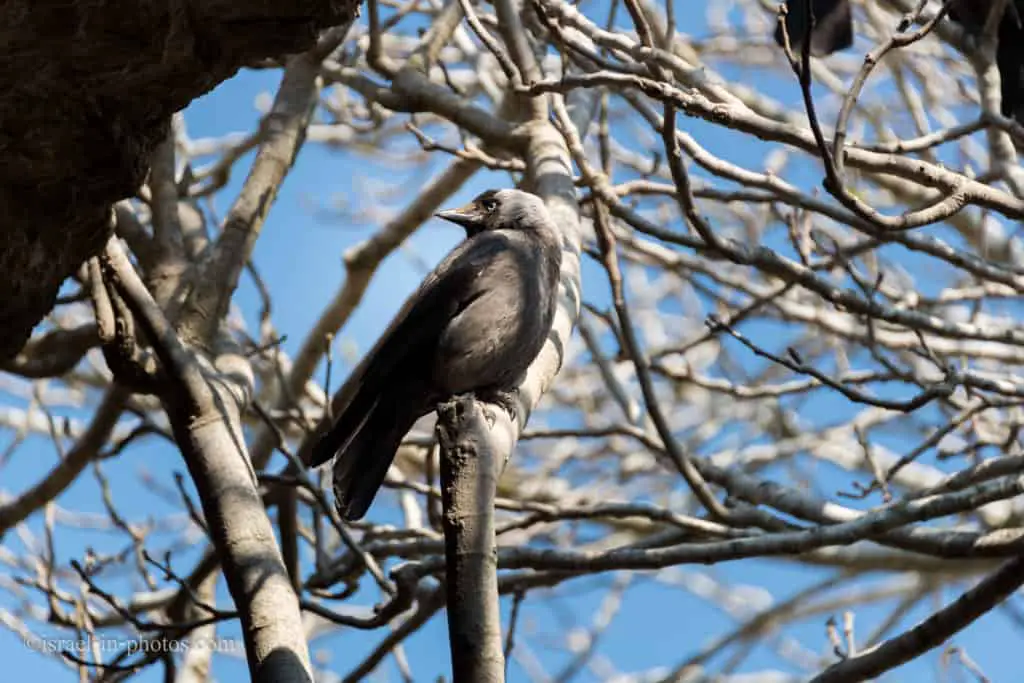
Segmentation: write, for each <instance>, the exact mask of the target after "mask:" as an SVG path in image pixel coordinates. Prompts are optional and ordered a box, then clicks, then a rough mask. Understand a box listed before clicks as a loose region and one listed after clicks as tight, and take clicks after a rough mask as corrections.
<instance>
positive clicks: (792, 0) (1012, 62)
mask: <svg viewBox="0 0 1024 683" xmlns="http://www.w3.org/2000/svg"><path fill="white" fill-rule="evenodd" d="M994 6H995V0H960V1H959V2H957V3H954V4H953V5H951V6H950V8H949V18H950V19H951V20H952V21H954V22H956V23H958V24H960V25H961V26H963V27H964V29H965V30H967V31H968V32H969V33H971V34H972V35H975V36H977V35H980V34H981V32H982V29H983V28H984V26H985V21H986V20H987V18H988V14H989V12H990V11H991V9H992V8H993V7H994ZM808 10H810V12H808ZM811 13H813V15H814V25H813V26H812V27H811V54H812V55H814V56H815V57H824V56H827V55H830V54H832V53H833V52H839V51H840V50H845V49H846V48H848V47H850V46H851V45H853V15H852V14H851V12H850V0H786V33H788V34H789V44H790V46H791V47H792V48H793V51H794V53H796V54H797V55H799V54H800V49H801V46H802V45H803V41H804V36H805V35H806V32H807V25H808V23H809V22H810V20H811V17H810V14H811ZM998 35H999V43H998V45H997V47H996V66H997V68H998V69H999V78H1000V83H1001V86H1002V105H1001V109H1002V114H1003V116H1008V117H1010V118H1013V119H1015V120H1017V121H1018V122H1019V123H1024V0H1010V1H1009V2H1007V3H1006V4H1005V6H1004V9H1003V15H1002V17H1000V19H999V31H998ZM775 42H777V43H778V44H779V45H782V44H783V43H784V40H783V34H782V27H781V26H776V28H775Z"/></svg>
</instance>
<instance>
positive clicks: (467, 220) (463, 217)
mask: <svg viewBox="0 0 1024 683" xmlns="http://www.w3.org/2000/svg"><path fill="white" fill-rule="evenodd" d="M434 215H435V216H437V217H438V218H443V219H444V220H446V221H450V222H452V223H455V224H456V225H461V226H462V227H464V228H466V230H467V231H469V230H472V229H474V228H477V227H479V223H480V219H481V215H480V207H478V206H477V205H476V204H473V203H470V204H466V205H465V206H461V207H459V208H457V209H445V210H444V211H438V212H437V213H436V214H434Z"/></svg>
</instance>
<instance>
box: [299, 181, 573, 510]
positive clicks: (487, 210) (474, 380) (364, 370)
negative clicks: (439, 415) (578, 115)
mask: <svg viewBox="0 0 1024 683" xmlns="http://www.w3.org/2000/svg"><path fill="white" fill-rule="evenodd" d="M437 216H438V217H440V218H443V219H445V220H448V221H451V222H453V223H456V224H458V225H461V226H462V227H463V228H465V230H466V240H465V241H463V242H462V243H461V244H459V245H458V246H457V247H455V249H454V250H453V251H452V252H451V253H450V254H448V256H446V257H445V258H444V260H443V261H441V263H440V264H438V266H437V267H436V268H435V269H434V270H433V272H431V273H430V274H429V275H427V277H426V279H425V280H424V281H423V283H422V284H421V285H420V287H419V289H418V290H416V292H415V293H414V294H413V295H412V296H411V297H410V298H409V300H408V301H406V302H405V305H404V306H402V308H401V310H400V311H399V312H398V314H397V315H396V316H395V319H394V320H393V321H392V322H391V324H390V325H389V326H388V328H387V330H385V332H384V334H383V335H382V336H381V338H380V340H378V342H377V344H376V345H375V346H374V347H373V348H372V349H371V350H370V352H369V353H368V354H367V355H366V357H365V358H364V359H363V361H362V362H361V363H360V364H359V366H358V367H356V369H355V370H354V371H353V372H352V374H351V375H350V376H349V378H348V380H347V381H346V382H345V384H344V386H342V387H341V389H339V390H338V392H337V393H336V394H335V396H334V398H333V400H332V415H333V424H331V425H330V426H329V428H328V429H327V430H326V431H324V432H322V435H321V437H320V439H319V441H318V442H317V443H316V445H315V446H314V447H313V457H312V461H311V465H312V466H313V467H316V466H318V465H321V464H323V463H325V462H327V461H328V460H330V459H331V458H332V457H333V458H334V468H333V470H334V494H335V504H336V506H337V508H338V512H339V513H340V514H341V516H342V517H343V518H344V519H347V520H354V519H359V518H361V517H362V516H363V515H364V514H366V510H367V509H368V508H369V507H370V503H371V502H372V501H373V498H374V496H375V495H376V494H377V490H378V489H379V488H380V487H381V484H383V483H384V476H385V474H386V473H387V471H388V467H389V466H390V465H391V461H392V460H393V459H394V457H395V451H396V450H397V449H398V446H399V444H400V443H401V441H402V439H403V437H404V436H405V435H406V433H407V432H408V431H409V429H410V428H411V427H412V425H413V423H414V422H416V420H418V419H419V418H420V417H422V416H424V415H426V414H427V413H429V412H431V411H432V410H434V408H435V407H436V406H437V404H438V403H441V402H443V401H445V400H447V399H449V398H451V397H453V396H457V395H460V394H467V393H474V394H475V395H476V396H477V397H478V398H481V399H483V400H490V401H496V402H498V403H500V404H502V405H505V406H506V407H511V405H512V401H511V395H512V392H514V390H515V388H516V386H517V385H518V384H519V383H520V381H521V380H522V379H523V377H524V376H525V374H526V370H527V368H528V367H529V366H530V364H531V363H532V362H533V359H534V358H535V357H536V356H537V354H538V353H540V350H541V347H543V345H544V341H545V340H546V339H547V336H548V333H549V332H550V330H551V324H552V320H553V319H554V315H555V308H556V304H557V301H558V277H559V269H560V267H561V262H562V240H561V233H560V231H559V229H558V226H556V225H555V223H554V221H553V220H552V218H551V216H550V215H549V214H548V211H547V209H546V208H545V206H544V203H543V202H542V201H541V200H540V199H539V198H538V197H536V196H534V195H532V194H528V193H526V192H520V191H519V190H489V191H487V192H484V193H483V194H481V195H479V196H478V197H477V198H476V199H474V200H473V201H472V202H470V203H469V204H467V205H466V206H464V207H462V208H459V209H452V210H448V211H442V212H440V213H438V214H437Z"/></svg>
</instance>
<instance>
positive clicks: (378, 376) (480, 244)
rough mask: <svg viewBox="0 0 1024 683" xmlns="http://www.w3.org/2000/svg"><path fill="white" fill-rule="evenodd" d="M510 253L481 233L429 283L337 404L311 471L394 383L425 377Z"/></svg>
mask: <svg viewBox="0 0 1024 683" xmlns="http://www.w3.org/2000/svg"><path fill="white" fill-rule="evenodd" d="M504 248H506V242H505V238H504V237H502V236H501V235H499V234H497V233H490V232H485V233H480V234H478V235H475V236H474V237H473V238H472V239H468V240H466V241H464V242H462V243H461V244H460V245H459V246H457V247H456V248H455V249H454V250H453V251H452V252H451V253H450V254H448V256H447V257H445V259H444V260H442V261H441V263H440V264H438V266H437V267H436V268H435V269H434V270H433V271H432V272H431V273H430V274H429V275H428V276H427V277H426V278H425V279H424V281H423V283H422V284H421V285H420V287H419V289H417V290H416V292H415V293H414V294H413V295H412V296H411V297H409V299H408V300H407V301H406V302H405V304H404V305H403V306H402V308H401V309H400V310H399V312H398V314H397V315H396V316H395V317H394V319H393V320H392V321H391V324H390V325H388V327H387V329H386V330H385V331H384V333H383V334H382V335H381V337H380V339H378V340H377V343H376V344H375V345H374V347H373V348H372V349H371V350H370V352H369V353H367V354H366V356H365V357H364V358H363V360H362V362H361V363H360V364H359V366H357V367H356V369H355V370H354V371H353V372H352V374H351V375H350V376H349V378H348V380H347V381H346V382H345V384H344V385H343V386H342V387H341V389H340V390H339V391H338V392H337V393H336V394H335V396H334V398H333V400H332V414H333V415H334V420H335V422H334V424H333V425H331V427H330V433H329V434H328V435H327V436H325V437H324V438H323V439H322V441H321V444H319V445H318V446H317V447H316V448H315V449H314V454H313V459H312V462H311V465H312V466H314V467H316V466H317V465H320V464H322V463H324V462H326V461H327V460H329V459H330V458H331V457H332V456H333V455H334V454H335V453H336V452H337V450H338V449H339V448H341V447H342V446H343V445H344V443H345V440H346V439H348V438H351V436H352V435H353V434H354V433H355V432H356V430H357V429H358V428H359V426H360V424H361V423H362V422H363V421H364V420H365V419H366V417H367V415H368V414H369V413H370V411H371V409H372V408H373V405H374V403H375V402H376V401H377V400H378V396H379V394H380V392H382V391H384V390H385V388H386V387H387V386H388V385H389V383H390V382H403V383H406V382H409V381H414V380H415V378H416V377H418V376H421V377H425V376H426V373H428V372H429V369H430V367H431V364H432V362H433V351H434V349H435V347H436V345H437V340H438V339H439V338H440V337H441V334H442V332H444V330H445V328H446V327H447V326H448V323H449V322H450V321H451V319H452V317H454V316H455V315H456V314H457V313H458V312H459V311H460V310H461V309H462V308H464V307H465V306H466V305H468V304H469V303H470V302H471V301H472V300H473V299H474V298H476V297H477V296H479V294H480V293H481V292H480V291H479V289H478V287H477V286H476V279H477V275H478V274H479V273H480V271H481V270H482V269H483V268H484V266H486V264H487V263H488V262H490V261H491V260H492V259H493V258H494V256H495V255H496V254H498V253H500V252H501V251H502V250H503V249H504Z"/></svg>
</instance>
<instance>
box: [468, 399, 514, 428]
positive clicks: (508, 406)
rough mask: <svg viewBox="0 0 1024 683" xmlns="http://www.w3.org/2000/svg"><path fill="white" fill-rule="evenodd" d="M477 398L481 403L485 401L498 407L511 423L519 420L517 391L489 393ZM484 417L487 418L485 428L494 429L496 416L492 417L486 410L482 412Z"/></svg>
mask: <svg viewBox="0 0 1024 683" xmlns="http://www.w3.org/2000/svg"><path fill="white" fill-rule="evenodd" d="M478 398H479V399H480V400H481V401H486V402H487V403H493V404H494V405H497V406H500V407H501V408H502V409H504V411H505V413H506V414H508V416H509V418H510V419H511V420H512V421H513V422H515V421H516V420H518V419H519V392H518V391H517V390H515V389H512V390H511V391H504V390H497V391H489V392H486V393H484V394H481V395H480V396H478ZM484 415H485V416H486V418H487V428H488V429H491V428H492V427H494V422H495V420H496V419H497V416H495V415H492V414H491V413H490V411H486V410H485V411H484Z"/></svg>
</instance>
